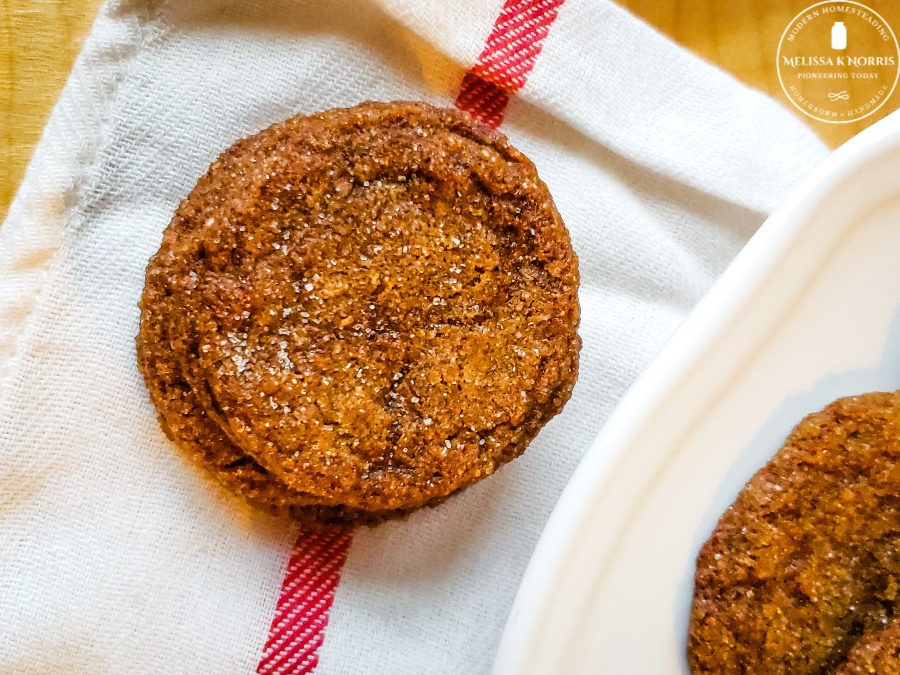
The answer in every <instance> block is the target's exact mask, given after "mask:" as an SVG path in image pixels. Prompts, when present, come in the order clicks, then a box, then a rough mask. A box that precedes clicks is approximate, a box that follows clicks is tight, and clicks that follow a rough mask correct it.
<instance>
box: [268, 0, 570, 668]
mask: <svg viewBox="0 0 900 675" xmlns="http://www.w3.org/2000/svg"><path fill="white" fill-rule="evenodd" d="M562 3H563V0H506V2H504V4H503V8H502V9H501V10H500V16H499V17H497V20H496V21H495V22H494V27H493V29H492V30H491V34H490V36H488V39H487V44H486V45H485V48H484V50H483V51H482V52H481V55H480V56H479V57H478V62H477V63H476V64H475V65H474V66H472V68H470V69H469V71H468V72H467V73H466V75H465V77H464V78H463V82H462V86H461V87H460V91H459V95H458V96H457V97H456V107H457V108H459V109H460V110H465V111H466V112H468V113H469V114H470V115H472V116H473V117H475V118H476V119H479V120H481V121H482V122H484V123H485V124H488V125H490V126H492V127H494V128H496V127H498V126H500V123H501V122H502V121H503V115H504V113H505V112H506V106H507V105H508V104H509V100H510V97H511V96H512V95H513V94H515V93H516V92H517V91H519V90H520V89H521V88H522V87H523V86H525V82H526V80H527V79H528V73H530V72H531V69H532V68H533V67H534V62H535V60H536V59H537V56H538V54H540V52H541V49H542V47H543V42H544V38H546V37H547V33H548V32H549V30H550V24H551V23H553V21H554V19H556V15H557V13H558V11H559V6H560V5H562ZM352 539H353V532H352V530H349V529H341V528H321V529H311V530H306V531H304V532H301V533H300V536H299V537H298V538H297V543H296V544H294V552H293V554H292V555H291V560H290V563H289V564H288V569H287V573H286V574H285V577H284V581H283V582H282V585H281V597H280V598H279V599H278V605H277V606H276V608H275V617H274V618H273V619H272V626H271V628H270V629H269V639H268V640H267V641H266V646H265V647H264V648H263V656H262V659H261V660H260V662H259V666H258V667H257V670H256V672H257V673H258V675H308V674H309V673H312V672H313V670H314V669H315V667H316V665H317V664H318V662H319V647H320V646H321V645H322V642H323V641H324V639H325V626H326V625H327V624H328V610H329V609H331V603H332V602H333V601H334V591H335V589H336V588H337V585H338V582H339V581H340V578H341V567H342V566H343V565H344V561H345V560H346V559H347V551H348V550H349V548H350V542H351V541H352Z"/></svg>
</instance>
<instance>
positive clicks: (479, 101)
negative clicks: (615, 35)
mask: <svg viewBox="0 0 900 675" xmlns="http://www.w3.org/2000/svg"><path fill="white" fill-rule="evenodd" d="M562 3H563V0H506V2H504V3H503V8H502V9H501V10H500V16H499V17H497V20H496V21H495V22H494V27H493V29H492V30H491V34H490V35H489V36H488V39H487V44H486V45H485V47H484V50H483V51H482V52H481V55H480V56H479V57H478V61H477V62H476V63H475V65H474V66H472V67H471V68H470V69H469V71H468V72H467V73H466V75H465V77H464V78H463V81H462V86H461V87H460V90H459V95H458V96H457V97H456V107H457V108H459V109H460V110H465V111H466V112H467V113H469V114H470V115H472V117H474V118H476V119H478V120H481V121H482V122H484V123H485V124H487V125H489V126H491V127H494V128H495V129H496V128H497V127H499V126H500V123H501V122H502V121H503V115H504V113H505V112H506V106H507V105H508V104H509V99H510V96H511V95H512V94H515V93H516V92H517V91H519V90H520V89H521V88H522V87H524V86H525V82H526V80H527V79H528V73H530V72H531V69H532V68H534V62H535V61H536V60H537V56H538V54H540V53H541V49H543V46H544V39H545V38H546V37H547V33H548V32H550V24H552V23H553V21H554V20H555V19H556V15H557V14H558V13H559V7H560V5H562Z"/></svg>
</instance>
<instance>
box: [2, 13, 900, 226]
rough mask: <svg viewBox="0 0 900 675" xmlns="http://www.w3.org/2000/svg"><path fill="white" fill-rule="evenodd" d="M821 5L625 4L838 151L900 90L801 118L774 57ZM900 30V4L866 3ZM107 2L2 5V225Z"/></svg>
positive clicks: (888, 108)
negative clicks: (823, 117)
mask: <svg viewBox="0 0 900 675" xmlns="http://www.w3.org/2000/svg"><path fill="white" fill-rule="evenodd" d="M813 1H814V0H619V2H620V4H622V5H623V6H625V7H626V8H628V9H629V10H630V11H632V12H634V13H635V14H636V15H638V16H640V17H642V18H643V19H644V20H646V21H647V22H648V23H650V24H651V25H653V26H655V27H656V28H657V29H659V30H660V31H661V32H663V33H665V34H667V35H668V36H670V37H671V38H672V39H674V40H675V41H677V42H679V43H681V44H682V45H684V46H685V47H687V48H688V49H691V50H693V51H694V52H695V53H697V54H698V55H700V56H701V57H703V58H705V59H706V60H708V61H710V62H712V63H714V64H717V65H719V66H720V67H722V68H723V69H725V70H727V71H729V72H731V73H732V74H733V75H735V76H736V77H737V78H738V79H740V80H742V81H744V82H746V83H747V84H749V85H751V86H754V87H757V88H759V89H761V90H762V91H765V92H767V93H769V94H770V95H772V96H773V97H774V98H775V99H776V100H778V101H780V102H782V103H783V104H784V105H785V107H787V108H788V109H790V110H791V111H792V112H795V113H796V114H797V115H798V116H799V117H801V119H803V121H804V122H807V123H808V124H810V125H811V126H812V127H813V128H814V129H815V130H816V131H817V132H818V133H819V134H820V135H821V136H822V138H824V139H825V140H826V141H827V142H828V143H829V144H831V145H832V146H837V145H840V144H841V143H843V142H844V141H846V140H847V139H848V138H850V137H851V136H853V135H855V134H857V133H859V132H860V131H861V130H862V129H864V128H865V127H867V126H869V125H870V124H872V123H873V122H875V121H877V120H879V119H881V118H882V117H884V116H885V115H887V114H888V113H889V112H892V111H894V110H897V109H898V108H900V92H895V93H894V95H893V96H892V97H891V99H890V100H888V102H887V103H886V104H885V105H884V106H883V107H882V108H881V110H879V111H878V112H877V113H876V114H874V115H871V116H870V117H868V118H866V119H864V120H860V121H858V122H853V123H850V124H841V125H837V124H826V123H824V122H817V121H815V120H812V119H810V118H808V117H806V116H803V115H801V114H800V113H799V112H797V111H796V109H795V108H793V106H791V105H790V104H789V103H788V101H787V99H786V98H785V96H784V93H783V92H782V90H781V86H780V85H779V83H778V78H777V74H776V69H775V55H776V52H777V49H778V41H779V39H780V38H781V34H782V32H783V31H784V29H785V28H786V27H787V26H788V24H789V23H790V21H791V19H792V18H793V17H794V16H796V15H797V14H798V13H799V12H800V11H802V10H804V9H805V8H807V7H809V5H811V4H813ZM865 4H867V5H869V6H870V7H872V9H874V10H875V11H877V12H878V13H880V14H881V15H882V16H883V17H884V18H885V20H886V21H887V23H888V24H890V25H891V26H894V27H895V28H897V29H900V2H898V1H897V0H866V3H865ZM99 6H100V0H0V167H2V169H0V221H2V219H3V218H4V217H5V215H6V209H7V206H8V204H9V202H10V200H11V199H12V197H13V195H14V194H15V190H16V189H17V187H18V185H19V182H20V181H21V179H22V174H23V173H24V171H25V167H26V165H27V163H28V160H29V158H30V157H31V153H32V150H33V148H34V145H35V143H37V141H38V139H39V138H40V134H41V129H42V128H43V126H44V123H45V121H46V119H47V116H48V115H49V112H50V109H51V108H52V106H53V103H54V102H55V101H56V98H57V96H58V95H59V92H60V90H61V89H62V86H63V84H64V83H65V80H66V77H67V75H68V73H69V70H70V69H71V67H72V63H73V62H74V60H75V57H76V56H77V54H78V51H79V50H80V48H81V44H82V42H83V40H84V37H85V36H86V35H87V33H88V31H89V30H90V25H91V22H92V20H93V17H94V15H95V14H96V12H97V8H98V7H99Z"/></svg>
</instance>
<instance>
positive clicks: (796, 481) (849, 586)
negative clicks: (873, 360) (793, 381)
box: [688, 393, 900, 675]
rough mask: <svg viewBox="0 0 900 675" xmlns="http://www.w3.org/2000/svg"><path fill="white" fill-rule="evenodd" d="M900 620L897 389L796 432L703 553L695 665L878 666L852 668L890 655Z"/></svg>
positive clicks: (846, 403)
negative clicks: (874, 656)
mask: <svg viewBox="0 0 900 675" xmlns="http://www.w3.org/2000/svg"><path fill="white" fill-rule="evenodd" d="M898 615H900V393H872V394H864V395H861V396H853V397H849V398H843V399H839V400H837V401H835V402H834V403H832V404H831V405H829V406H828V407H826V408H825V409H824V410H823V411H821V412H818V413H814V414H812V415H809V416H808V417H807V418H806V419H804V420H803V421H802V422H801V423H800V424H799V425H798V426H797V427H796V429H794V431H793V432H792V433H791V435H790V437H789V438H788V439H787V441H786V443H785V445H784V446H783V447H782V448H781V450H779V452H778V454H777V455H776V456H775V457H774V459H772V460H771V461H770V462H769V463H768V464H767V465H766V466H765V467H763V468H762V469H761V470H760V471H759V472H758V473H757V474H756V475H755V476H754V477H753V478H752V479H751V480H750V482H749V483H748V484H747V486H746V487H745V488H744V490H743V491H742V492H741V493H740V495H739V496H738V498H737V501H735V503H734V504H733V505H732V506H731V507H729V509H728V510H727V511H726V512H725V514H724V515H723V516H722V518H721V520H720V521H719V524H718V525H717V527H716V529H715V531H714V532H713V534H712V536H711V537H710V538H709V540H708V541H707V542H706V544H705V545H704V546H703V548H702V550H701V551H700V555H699V557H698V559H697V572H696V578H695V588H694V601H693V606H692V609H691V620H690V627H689V641H688V657H689V661H690V665H691V669H692V670H693V672H695V673H722V674H726V673H785V674H788V673H790V674H792V675H803V674H804V673H834V672H842V673H844V672H847V673H852V672H879V673H881V672H882V671H880V670H877V671H867V670H853V668H854V667H856V666H855V665H854V664H858V663H863V662H864V660H865V659H866V658H868V657H867V656H866V654H870V652H872V650H873V649H875V648H878V649H880V650H881V652H880V653H881V657H879V658H882V657H884V658H887V656H886V654H887V652H885V651H884V649H882V646H880V645H884V644H886V643H888V642H890V643H891V644H893V645H895V647H896V646H897V645H898V643H897V642H895V641H894V640H895V638H894V637H893V636H894V635H895V634H898V631H897V629H896V627H894V628H891V629H890V631H891V632H890V633H888V632H886V629H885V626H891V625H893V624H891V623H890V622H891V620H892V619H893V618H894V617H896V616H898ZM891 641H894V642H891ZM870 655H871V654H870ZM842 667H843V668H844V670H838V669H839V668H842ZM883 672H895V671H883Z"/></svg>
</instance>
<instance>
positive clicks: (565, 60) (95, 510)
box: [0, 0, 827, 675]
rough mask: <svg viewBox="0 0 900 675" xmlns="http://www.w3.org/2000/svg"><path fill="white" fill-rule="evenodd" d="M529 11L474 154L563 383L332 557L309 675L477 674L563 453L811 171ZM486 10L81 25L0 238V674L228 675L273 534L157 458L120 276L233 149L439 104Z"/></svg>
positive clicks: (103, 17) (670, 58)
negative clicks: (568, 329)
mask: <svg viewBox="0 0 900 675" xmlns="http://www.w3.org/2000/svg"><path fill="white" fill-rule="evenodd" d="M512 1H513V0H508V1H507V3H506V4H507V5H509V4H510V2H512ZM523 1H524V0H523ZM555 4H557V5H559V14H558V17H557V18H556V20H555V22H553V24H552V25H551V26H550V29H549V34H548V36H547V38H546V40H545V42H544V44H543V50H542V51H541V53H540V54H539V55H538V56H537V59H536V62H535V66H534V69H533V71H531V73H530V74H529V77H528V80H527V83H526V84H525V85H524V88H523V89H522V90H521V91H520V92H519V93H518V95H517V96H516V97H514V98H513V99H512V101H511V103H510V105H509V108H508V111H507V114H506V119H505V122H504V124H503V126H502V130H503V131H504V132H505V133H506V134H507V135H508V136H509V137H510V138H511V140H512V141H513V143H514V144H516V145H517V146H518V147H519V148H520V149H521V150H522V151H524V152H525V153H526V154H528V155H529V157H531V158H532V159H533V160H534V162H535V164H536V165H537V167H538V171H539V172H540V174H541V177H542V178H543V179H544V180H545V181H546V183H547V184H548V186H549V187H550V190H551V192H552V193H553V195H554V198H555V200H556V203H557V206H558V208H559V210H560V212H561V214H562V216H563V218H564V220H565V222H566V224H567V225H568V227H569V230H570V232H571V235H572V240H573V244H574V247H575V249H576V251H577V253H578V255H579V258H580V264H581V275H582V289H581V302H582V312H583V314H582V316H583V318H582V325H581V330H580V333H581V336H582V338H583V340H584V349H583V352H582V365H581V374H580V378H579V382H578V385H577V386H576V388H575V393H574V396H573V398H572V400H571V401H570V403H569V404H568V405H567V407H566V409H565V411H564V412H563V413H562V414H561V415H560V416H559V417H557V418H556V419H554V420H553V421H552V422H551V423H550V424H549V425H548V426H547V427H546V428H545V429H544V430H543V431H542V432H541V434H540V435H539V437H538V438H537V440H536V441H535V442H534V443H533V444H532V446H531V447H530V449H529V450H528V451H527V453H526V454H525V455H524V456H523V457H522V458H520V459H519V460H517V461H516V462H514V463H513V464H511V465H510V466H508V467H506V468H504V469H503V470H502V471H500V472H499V473H498V474H497V475H496V476H494V477H492V478H490V479H489V480H487V481H485V482H483V483H481V484H479V485H476V486H474V487H473V488H470V489H469V490H467V491H466V492H464V493H463V494H461V495H459V496H457V497H454V498H453V499H452V500H450V501H449V502H447V503H446V504H444V505H442V506H441V507H439V508H437V509H434V510H431V509H428V510H424V511H421V512H418V513H416V514H414V515H413V516H412V517H410V518H409V519H408V520H406V521H404V522H393V523H386V524H384V525H382V526H380V527H378V528H375V529H362V530H359V531H357V532H356V533H355V535H354V540H353V544H352V547H351V549H350V552H349V558H348V560H347V563H346V565H345V567H344V569H343V577H342V580H341V583H340V586H339V587H338V590H337V593H336V596H335V600H334V605H333V607H332V610H331V616H330V622H329V625H328V628H327V633H326V638H325V642H324V644H323V645H322V646H321V648H320V650H319V658H320V661H319V666H318V669H317V670H316V673H322V674H329V675H331V674H334V675H351V674H354V673H359V674H364V673H365V674H368V673H390V674H391V675H402V674H406V673H409V674H413V673H460V674H463V673H465V674H470V673H484V672H487V671H488V670H489V669H490V663H491V660H492V657H493V654H494V651H495V649H496V646H497V642H498V640H499V636H500V631H501V629H502V626H503V622H504V620H505V618H506V615H507V612H508V610H509V607H510V604H511V602H512V598H513V595H514V593H515V590H516V587H517V584H518V582H519V579H520V578H521V575H522V573H523V571H524V568H525V565H526V563H527V561H528V557H529V555H530V553H531V550H532V548H533V546H534V544H535V542H536V540H537V537H538V535H539V534H540V531H541V528H542V526H543V524H544V522H545V521H546V518H547V516H548V515H549V512H550V510H551V508H552V507H553V504H554V502H555V500H556V498H557V496H558V495H559V493H560V491H561V490H562V487H563V486H564V484H565V482H566V480H567V479H568V477H569V476H570V475H571V473H572V471H573V470H574V468H575V466H576V464H577V462H578V460H579V458H580V457H581V455H582V453H583V452H584V451H585V450H586V449H587V447H588V445H589V443H590V441H591V439H592V438H593V436H594V435H595V434H596V433H597V431H598V430H599V428H600V426H601V425H602V423H603V421H604V420H605V419H606V417H607V416H608V414H609V412H610V411H611V409H612V407H613V406H614V405H615V403H616V401H617V400H618V399H619V397H620V396H621V395H622V393H623V392H624V390H625V389H626V388H627V387H628V385H629V384H630V383H631V382H632V380H633V379H634V378H635V376H636V375H637V374H638V373H639V372H640V371H641V369H642V368H644V367H645V366H646V364H647V363H648V361H649V360H650V358H651V357H652V356H653V354H654V353H656V351H657V350H658V349H659V347H660V346H661V345H662V343H663V342H664V341H665V340H666V338H667V337H668V336H669V335H670V334H671V332H672V331H673V330H674V328H675V327H676V326H677V325H678V323H679V322H680V321H681V320H682V319H683V318H684V317H685V315H686V314H687V312H688V311H689V310H690V309H691V307H692V306H693V305H694V304H695V303H696V302H697V300H698V299H699V298H700V297H701V296H702V295H703V293H704V292H705V291H706V289H707V288H708V287H709V285H710V284H711V283H712V282H713V280H714V279H715V278H716V277H717V275H718V274H719V273H720V272H721V271H722V269H723V268H724V267H725V266H726V265H727V263H728V262H729V261H730V260H731V258H732V257H733V256H734V255H735V253H736V252H737V251H738V250H739V249H740V247H741V246H742V245H743V244H744V242H745V241H746V240H747V238H748V237H749V236H750V235H751V234H752V233H753V231H754V230H755V228H756V227H757V226H758V225H759V224H760V223H761V222H762V220H763V219H764V218H765V217H766V215H767V214H768V213H769V212H771V210H772V209H773V208H774V207H775V206H776V205H777V204H778V203H779V202H780V201H781V200H782V199H784V197H785V196H786V195H787V193H788V192H789V190H790V189H791V187H792V186H793V185H794V184H795V183H796V182H797V181H798V179H800V178H801V177H802V176H804V175H805V174H806V173H807V172H808V171H809V170H810V169H811V168H812V167H813V166H814V165H815V164H816V163H817V162H818V161H819V160H821V159H822V158H823V157H824V156H826V154H827V150H826V148H825V147H824V146H823V145H822V143H821V142H819V141H818V140H817V139H816V138H815V136H814V135H813V134H812V132H810V131H809V130H808V129H807V128H806V127H805V126H804V125H803V124H802V123H801V122H800V121H799V120H797V119H796V118H795V117H794V116H793V115H792V114H791V113H789V112H787V111H786V110H785V109H784V108H783V107H782V106H781V105H779V104H777V103H775V102H774V101H771V100H769V99H768V98H767V97H765V96H763V95H761V94H759V93H757V92H754V91H751V90H749V89H747V88H746V87H744V86H742V85H741V84H739V83H738V82H736V81H735V80H734V79H732V78H731V77H729V76H727V75H725V74H723V73H722V72H721V71H719V70H716V69H715V68H713V67H711V66H709V65H707V64H705V63H703V62H701V61H700V60H698V59H696V58H695V57H693V56H691V55H690V54H688V53H686V52H685V51H684V50H683V49H681V48H680V47H678V46H676V45H674V44H673V43H671V42H669V41H668V40H666V39H665V38H664V37H662V36H660V35H659V34H657V33H656V32H654V31H653V30H651V29H650V28H648V27H647V26H646V25H645V24H643V23H642V22H641V21H639V20H638V19H636V18H635V17H633V16H631V15H630V14H628V13H627V12H625V11H624V10H622V9H620V8H618V7H617V6H616V5H614V4H611V3H609V2H605V1H603V0H566V1H565V2H561V3H560V2H559V1H557V2H556V3H555ZM501 5H503V3H502V2H501V1H499V0H465V1H464V2H458V3H453V4H451V3H446V2H442V1H441V0H330V1H329V2H315V1H313V0H256V1H250V0H248V1H244V2H242V1H240V0H179V1H178V2H171V3H168V4H166V3H160V2H155V1H154V0H116V1H111V2H109V3H107V5H105V6H104V8H103V9H102V10H101V12H100V15H99V17H98V19H97V22H96V24H95V26H94V28H93V31H92V33H91V35H90V37H89V38H88V40H87V42H86V44H85V48H84V52H83V54H82V55H81V57H80V58H79V59H78V62H77V64H76V66H75V69H74V71H73V73H72V75H71V77H70V80H69V82H68V84H67V85H66V88H65V90H64V92H63V94H62V97H61V98H60V101H59V103H58V104H57V106H56V108H55V110H54V112H53V115H52V117H51V119H50V122H49V123H48V126H47V129H46V131H45V134H44V137H43V139H42V140H41V142H40V144H39V147H38V149H37V151H36V153H35V156H34V159H33V161H32V163H31V166H30V168H29V170H28V172H27V175H26V178H25V181H24V183H23V185H22V188H21V190H20V192H19V194H18V196H17V198H16V200H15V202H14V203H13V205H12V207H11V208H10V212H9V216H8V218H7V221H6V222H5V223H4V225H3V226H2V228H0V672H9V673H47V672H64V673H173V674H177V673H197V672H208V673H251V672H254V671H255V669H256V667H257V664H258V663H259V660H260V656H261V653H262V647H263V644H264V643H265V641H266V636H267V634H268V631H269V625H270V623H271V621H272V615H273V611H274V608H275V603H276V600H277V598H278V595H279V591H280V588H281V581H282V575H283V573H284V568H285V564H286V561H287V558H288V556H289V554H290V549H291V544H292V542H293V539H294V537H295V536H296V531H295V529H294V528H292V527H290V526H285V525H284V524H282V523H274V522H273V521H271V520H270V519H269V518H267V517H265V516H261V515H258V514H255V513H253V512H251V511H250V510H248V509H246V508H243V507H242V506H241V505H240V504H239V503H238V502H237V501H236V500H234V499H232V498H231V497H229V496H228V495H226V494H225V493H224V492H222V491H221V490H219V489H218V488H217V487H216V485H215V484H214V483H213V482H212V481H211V480H210V479H208V478H207V477H206V476H205V475H203V474H202V473H201V472H199V471H197V469H196V468H195V467H194V466H193V465H192V464H191V463H190V462H189V461H188V460H187V459H185V458H184V457H183V456H182V454H181V453H179V452H178V451H177V450H176V449H175V448H174V447H173V446H172V445H171V444H170V443H169V442H168V441H167V440H166V438H165V437H164V435H163V434H162V432H161V431H160V430H159V428H158V425H157V423H156V418H155V414H154V411H153V408H152V406H151V405H150V403H149V400H148V397H147V393H146V390H145V388H144V385H143V382H142V381H141V378H140V376H139V374H138V373H137V369H136V366H135V355H134V335H135V334H136V332H137V324H138V310H137V301H138V298H139V296H140V292H141V289H142V285H143V278H144V267H145V265H146V262H147V259H148V258H149V257H150V255H152V253H153V252H154V251H155V250H156V248H157V247H158V245H159V242H160V238H161V233H162V231H163V229H164V227H165V226H166V224H167V223H168V221H169V219H170V217H171V214H172V212H173V211H174V209H175V206H176V205H177V203H178V201H179V200H180V199H181V198H183V197H184V196H185V195H186V194H187V192H188V191H189V190H190V188H191V187H192V185H193V184H194V182H195V181H196V179H197V178H198V177H199V176H200V175H201V174H203V173H204V172H205V170H206V168H207V166H208V165H209V163H210V162H211V161H212V159H214V158H215V156H216V155H217V154H218V153H219V152H221V151H222V150H223V149H224V148H226V147H227V146H228V145H230V144H231V143H232V142H233V141H234V140H236V139H237V138H240V137H242V136H246V135H248V134H250V133H253V132H255V131H257V130H259V129H261V128H263V127H265V126H267V125H269V124H271V123H272V122H275V121H278V120H281V119H283V118H286V117H289V116H291V115H293V114H296V113H298V112H314V111H317V110H321V109H325V108H330V107H334V106H346V105H352V104H355V103H357V102H360V101H363V100H368V99H375V100H392V99H421V100H426V101H429V102H432V103H435V104H438V105H451V104H452V102H453V100H454V98H455V96H456V93H457V90H458V87H459V84H460V81H461V79H462V75H463V72H464V71H465V69H466V68H468V67H469V66H471V65H472V64H473V63H475V62H476V61H477V60H478V58H479V55H480V54H481V52H482V50H483V49H484V45H485V41H486V39H487V38H488V35H489V34H490V33H491V29H492V26H493V24H494V22H495V19H496V18H497V17H498V15H499V14H500V11H501ZM285 672H289V671H285Z"/></svg>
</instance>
